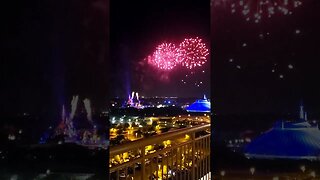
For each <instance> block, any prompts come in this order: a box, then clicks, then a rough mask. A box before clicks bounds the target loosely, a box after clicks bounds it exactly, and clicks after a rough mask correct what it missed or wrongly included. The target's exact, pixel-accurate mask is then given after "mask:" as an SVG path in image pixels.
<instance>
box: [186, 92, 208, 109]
mask: <svg viewBox="0 0 320 180" xmlns="http://www.w3.org/2000/svg"><path fill="white" fill-rule="evenodd" d="M186 110H187V111H188V112H210V111H211V103H210V101H209V100H208V99H207V98H206V96H204V97H203V99H198V100H196V101H195V102H194V103H192V104H191V105H190V106H188V107H187V109H186Z"/></svg>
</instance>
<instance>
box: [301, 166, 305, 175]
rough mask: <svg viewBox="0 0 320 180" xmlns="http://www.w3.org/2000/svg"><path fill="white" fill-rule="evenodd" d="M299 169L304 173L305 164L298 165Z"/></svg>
mask: <svg viewBox="0 0 320 180" xmlns="http://www.w3.org/2000/svg"><path fill="white" fill-rule="evenodd" d="M300 169H301V171H302V172H303V173H304V172H305V171H306V166H305V165H302V166H300Z"/></svg>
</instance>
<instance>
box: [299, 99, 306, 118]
mask: <svg viewBox="0 0 320 180" xmlns="http://www.w3.org/2000/svg"><path fill="white" fill-rule="evenodd" d="M304 118H305V117H304V111H303V104H302V102H301V104H300V119H304Z"/></svg>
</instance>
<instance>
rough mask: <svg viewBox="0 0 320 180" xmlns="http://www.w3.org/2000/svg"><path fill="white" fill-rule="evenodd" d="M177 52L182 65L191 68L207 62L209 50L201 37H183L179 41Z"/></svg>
mask: <svg viewBox="0 0 320 180" xmlns="http://www.w3.org/2000/svg"><path fill="white" fill-rule="evenodd" d="M179 54H180V58H179V60H180V62H181V64H182V66H185V67H187V68H189V69H193V68H195V67H197V66H202V65H203V64H204V63H206V62H207V56H208V55H209V50H208V48H207V47H206V44H205V43H203V42H202V39H200V38H198V37H196V38H190V39H185V40H184V41H183V42H182V43H180V47H179Z"/></svg>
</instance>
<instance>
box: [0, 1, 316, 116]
mask: <svg viewBox="0 0 320 180" xmlns="http://www.w3.org/2000/svg"><path fill="white" fill-rule="evenodd" d="M107 4H108V3H107V2H106V1H105V0H96V1H75V0H67V1H46V2H40V1H34V0H33V1H28V2H14V1H10V2H6V3H4V4H3V5H2V8H3V10H2V11H1V13H2V15H1V20H2V21H1V22H2V28H1V49H2V51H1V52H2V54H1V66H0V68H1V76H0V78H1V108H0V112H1V114H15V113H23V112H28V113H44V114H48V115H58V112H59V111H60V108H61V105H62V104H67V105H69V104H70V100H71V98H72V95H75V94H78V95H79V96H80V99H84V98H85V97H88V98H90V99H92V104H93V106H94V107H96V108H101V107H104V106H105V105H106V103H107V99H108V97H115V96H120V97H124V96H127V94H128V93H129V92H130V91H138V92H139V93H140V95H145V96H155V95H158V96H180V97H199V96H202V95H203V94H207V95H208V96H209V94H210V93H209V92H210V89H211V90H212V94H211V97H212V100H213V106H214V110H215V111H216V112H217V113H251V112H272V113H274V112H275V113H288V112H290V113H295V112H296V111H297V109H298V108H297V106H298V104H299V103H300V101H301V100H303V102H304V104H305V106H306V109H307V110H309V114H310V115H311V116H312V115H313V114H314V115H316V114H317V113H318V114H319V109H320V103H319V102H320V94H319V93H318V92H320V88H319V87H320V86H318V77H320V76H319V75H320V71H319V67H320V62H319V57H320V46H319V42H320V35H319V32H320V28H319V27H318V23H317V20H318V19H319V17H320V12H319V8H320V6H319V2H317V1H316V0H307V1H303V4H302V5H301V6H300V7H299V8H296V9H294V10H293V14H292V15H289V16H284V15H281V14H278V15H275V16H274V17H272V18H270V19H268V18H264V19H262V21H261V22H260V23H257V24H256V23H254V22H247V21H245V19H244V17H242V16H241V15H239V14H232V13H231V9H230V7H229V6H222V5H221V6H212V8H211V15H210V7H209V1H206V0H203V1H196V0H194V1H191V0H187V1H184V0H177V1H174V2H173V1H172V0H161V1H160V0H156V1H130V0H127V1H125V0H117V1H112V2H111V5H110V15H109V6H108V5H107ZM109 17H110V23H111V24H110V26H108V23H109ZM210 22H211V30H210ZM109 27H110V37H111V38H110V41H109V38H108V37H109ZM196 36H198V37H200V38H202V39H203V40H204V42H205V43H206V44H207V46H208V47H209V48H211V50H212V52H211V54H210V57H211V58H209V61H208V62H207V63H206V64H205V65H204V66H203V67H202V69H201V70H200V69H198V70H197V71H196V72H195V75H194V76H193V77H191V78H189V79H186V78H185V75H186V74H188V73H190V72H189V71H187V70H185V69H182V68H180V69H179V68H177V69H175V70H173V71H171V72H170V73H163V72H160V71H157V70H155V69H154V68H151V67H150V66H149V65H148V64H146V63H144V62H143V59H144V58H146V57H147V56H148V55H150V53H152V52H153V51H154V49H155V47H156V46H157V45H158V44H160V43H162V42H165V41H166V42H173V43H176V44H179V43H180V42H181V41H182V40H183V39H184V38H189V37H196ZM210 41H211V42H210ZM109 42H110V45H111V46H110V54H109V50H108V47H109ZM109 55H110V56H109ZM108 57H110V59H109V58H108ZM210 66H211V67H210ZM210 70H212V72H210ZM202 71H205V73H202ZM273 71H274V72H273ZM211 77H212V82H211V83H210V78H211ZM181 80H186V81H187V83H186V84H183V83H181V82H182V81H181ZM196 81H198V82H199V81H201V82H203V85H202V86H200V87H197V86H195V83H196ZM210 87H211V88H210Z"/></svg>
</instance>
